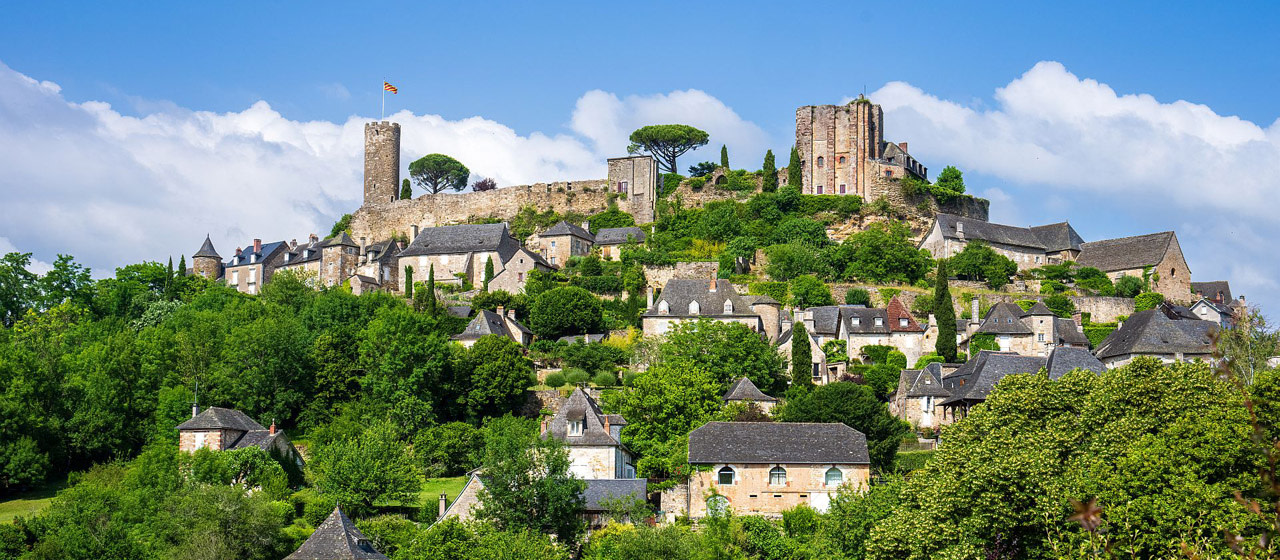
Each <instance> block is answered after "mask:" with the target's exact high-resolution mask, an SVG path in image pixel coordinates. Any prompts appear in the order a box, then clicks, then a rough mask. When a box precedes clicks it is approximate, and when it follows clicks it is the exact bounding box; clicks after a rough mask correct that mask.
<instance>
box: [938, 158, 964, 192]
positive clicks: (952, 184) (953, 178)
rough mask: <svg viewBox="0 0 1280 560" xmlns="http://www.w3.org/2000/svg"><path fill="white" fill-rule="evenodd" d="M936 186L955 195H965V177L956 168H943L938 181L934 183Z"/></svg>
mask: <svg viewBox="0 0 1280 560" xmlns="http://www.w3.org/2000/svg"><path fill="white" fill-rule="evenodd" d="M934 186H936V187H937V188H938V189H941V190H944V191H950V192H952V193H955V194H964V176H963V175H962V174H961V173H960V170H959V169H956V168H955V166H953V165H948V166H946V167H944V168H942V173H939V174H938V180H937V181H935V182H934Z"/></svg>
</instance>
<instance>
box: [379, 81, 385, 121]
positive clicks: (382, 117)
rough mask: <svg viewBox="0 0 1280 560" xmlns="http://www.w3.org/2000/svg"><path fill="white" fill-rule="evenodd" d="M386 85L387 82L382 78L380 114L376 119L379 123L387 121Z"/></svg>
mask: <svg viewBox="0 0 1280 560" xmlns="http://www.w3.org/2000/svg"><path fill="white" fill-rule="evenodd" d="M386 84H387V80H386V78H383V80H382V113H381V114H380V116H379V117H378V121H379V122H381V121H384V120H386V119H387V85H386Z"/></svg>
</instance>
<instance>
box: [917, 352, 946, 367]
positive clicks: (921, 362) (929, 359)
mask: <svg viewBox="0 0 1280 560" xmlns="http://www.w3.org/2000/svg"><path fill="white" fill-rule="evenodd" d="M945 363H948V362H947V359H946V358H945V357H943V356H941V355H939V354H928V355H925V356H920V359H918V360H916V365H914V366H911V369H924V368H925V366H928V365H929V364H945Z"/></svg>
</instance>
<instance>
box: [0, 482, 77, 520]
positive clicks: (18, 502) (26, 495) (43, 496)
mask: <svg viewBox="0 0 1280 560" xmlns="http://www.w3.org/2000/svg"><path fill="white" fill-rule="evenodd" d="M66 487H67V481H65V480H62V481H59V482H50V483H48V484H45V485H44V486H40V487H38V488H36V489H34V490H31V491H28V492H23V493H21V494H18V495H17V496H16V497H14V498H12V499H9V500H4V501H0V523H8V522H10V521H12V520H13V518H15V517H18V516H22V517H31V516H33V515H35V514H37V513H40V511H41V510H43V509H44V508H46V507H49V502H51V501H53V497H54V496H55V495H57V494H58V491H59V490H62V489H63V488H66Z"/></svg>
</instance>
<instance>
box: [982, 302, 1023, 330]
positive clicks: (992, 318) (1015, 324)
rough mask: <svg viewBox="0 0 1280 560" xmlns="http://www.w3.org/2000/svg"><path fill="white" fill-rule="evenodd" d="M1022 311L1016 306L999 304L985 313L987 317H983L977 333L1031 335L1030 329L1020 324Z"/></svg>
mask: <svg viewBox="0 0 1280 560" xmlns="http://www.w3.org/2000/svg"><path fill="white" fill-rule="evenodd" d="M1022 317H1023V311H1022V308H1021V307H1018V305H1017V304H1014V303H1008V302H1000V303H997V304H995V305H993V306H991V309H990V310H988V311H987V316H986V317H983V319H982V324H981V325H980V326H978V331H977V332H979V333H991V334H1031V333H1032V331H1031V327H1028V326H1027V325H1026V324H1024V323H1023V322H1022Z"/></svg>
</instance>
